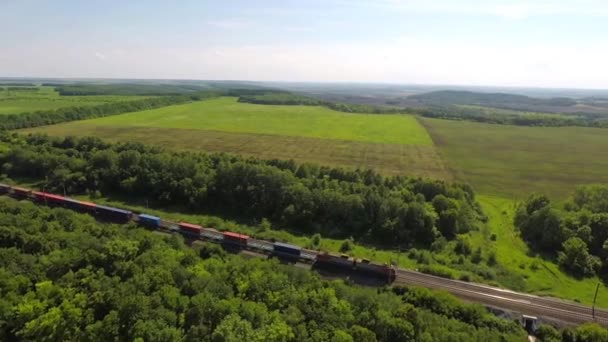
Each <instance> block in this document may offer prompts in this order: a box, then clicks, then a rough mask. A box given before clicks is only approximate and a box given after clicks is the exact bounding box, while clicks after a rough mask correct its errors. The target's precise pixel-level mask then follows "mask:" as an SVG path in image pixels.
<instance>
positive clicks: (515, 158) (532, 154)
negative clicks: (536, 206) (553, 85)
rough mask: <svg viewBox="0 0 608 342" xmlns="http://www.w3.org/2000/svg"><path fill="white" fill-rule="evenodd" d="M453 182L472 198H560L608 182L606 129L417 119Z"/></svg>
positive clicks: (607, 140)
mask: <svg viewBox="0 0 608 342" xmlns="http://www.w3.org/2000/svg"><path fill="white" fill-rule="evenodd" d="M421 122H422V124H423V125H424V126H425V127H426V128H427V130H428V132H429V133H430V134H431V136H432V138H433V141H434V142H435V144H436V146H437V148H438V149H439V153H440V154H441V156H442V158H443V159H444V160H445V162H446V164H447V165H448V167H449V168H450V170H451V172H452V174H453V175H454V177H455V178H456V179H457V180H460V181H465V182H468V183H470V184H471V185H472V186H473V188H474V189H475V190H476V192H477V193H482V194H487V195H495V196H500V197H507V198H523V197H525V196H527V195H528V194H529V193H531V192H542V193H545V194H547V195H550V196H552V197H553V198H557V199H563V198H565V197H567V196H568V195H570V194H571V193H572V191H573V190H574V188H575V187H576V186H577V185H581V184H589V183H600V182H608V139H607V138H606V130H604V129H598V128H587V127H522V126H509V125H492V124H483V123H476V122H467V121H451V120H439V119H427V118H424V119H421Z"/></svg>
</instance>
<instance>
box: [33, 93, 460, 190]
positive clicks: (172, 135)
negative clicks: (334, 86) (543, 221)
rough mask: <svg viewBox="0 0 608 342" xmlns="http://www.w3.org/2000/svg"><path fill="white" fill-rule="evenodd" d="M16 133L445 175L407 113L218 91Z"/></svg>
mask: <svg viewBox="0 0 608 342" xmlns="http://www.w3.org/2000/svg"><path fill="white" fill-rule="evenodd" d="M23 132H42V133H48V134H50V135H56V136H65V135H77V136H84V135H94V136H97V137H100V138H104V139H109V140H112V141H126V140H131V141H140V142H144V143H152V144H158V145H162V146H165V147H168V148H173V149H178V150H199V151H208V152H230V153H238V154H242V155H247V156H256V157H260V158H278V159H294V160H296V161H298V162H314V163H320V164H325V165H334V166H342V167H347V168H357V167H359V168H374V169H377V170H378V171H380V172H384V173H387V174H409V175H414V176H424V177H432V178H439V179H450V177H451V176H450V174H449V173H448V172H447V169H446V167H445V166H444V164H443V162H442V161H441V158H440V157H439V155H438V153H437V152H436V150H435V147H434V146H433V145H432V141H431V139H430V137H429V135H428V134H427V133H426V131H425V129H424V128H423V127H422V126H421V125H420V124H419V123H418V121H417V120H416V119H415V118H414V117H413V116H407V115H366V114H346V113H341V112H336V111H332V110H330V109H326V108H323V107H314V106H266V105H256V104H248V103H238V102H236V99H235V98H220V99H213V100H207V101H202V102H194V103H189V104H184V105H176V106H169V107H164V108H159V109H154V110H147V111H141V112H135V113H128V114H124V115H117V116H111V117H105V118H100V119H93V120H84V121H74V122H69V123H65V124H59V125H53V126H45V127H37V128H33V129H27V130H24V131H23Z"/></svg>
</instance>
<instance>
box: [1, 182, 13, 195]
mask: <svg viewBox="0 0 608 342" xmlns="http://www.w3.org/2000/svg"><path fill="white" fill-rule="evenodd" d="M10 189H11V186H10V185H7V184H2V183H0V194H6V193H7V192H8V191H9V190H10Z"/></svg>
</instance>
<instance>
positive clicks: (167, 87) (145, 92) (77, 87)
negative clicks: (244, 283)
mask: <svg viewBox="0 0 608 342" xmlns="http://www.w3.org/2000/svg"><path fill="white" fill-rule="evenodd" d="M43 85H48V86H53V87H55V90H56V91H57V92H58V93H59V95H61V96H83V95H88V96H90V95H128V96H133V95H140V96H168V95H173V96H175V95H184V94H189V93H195V92H201V91H207V90H210V87H209V86H206V85H194V84H179V85H178V84H137V83H117V84H73V85H66V84H53V83H49V84H43Z"/></svg>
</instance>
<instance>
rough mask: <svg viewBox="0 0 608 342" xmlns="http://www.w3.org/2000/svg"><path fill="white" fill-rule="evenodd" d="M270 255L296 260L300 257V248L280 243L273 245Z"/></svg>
mask: <svg viewBox="0 0 608 342" xmlns="http://www.w3.org/2000/svg"><path fill="white" fill-rule="evenodd" d="M272 247H273V251H272V254H273V255H276V256H278V257H282V258H288V259H295V260H298V259H300V258H301V256H302V248H301V247H298V246H294V245H290V244H287V243H282V242H275V243H274V244H273V246H272Z"/></svg>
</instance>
